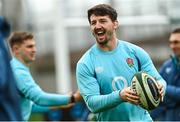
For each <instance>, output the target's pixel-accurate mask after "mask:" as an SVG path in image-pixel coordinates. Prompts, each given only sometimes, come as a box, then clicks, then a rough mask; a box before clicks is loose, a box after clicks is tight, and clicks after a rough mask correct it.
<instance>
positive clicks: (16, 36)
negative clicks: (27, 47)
mask: <svg viewBox="0 0 180 122" xmlns="http://www.w3.org/2000/svg"><path fill="white" fill-rule="evenodd" d="M33 38H34V36H33V35H32V34H31V33H28V32H13V33H12V34H11V35H10V37H9V39H8V41H9V44H10V47H11V48H12V47H13V46H14V45H15V44H22V43H23V42H24V41H25V40H28V39H33Z"/></svg>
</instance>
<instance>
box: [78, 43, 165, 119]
mask: <svg viewBox="0 0 180 122" xmlns="http://www.w3.org/2000/svg"><path fill="white" fill-rule="evenodd" d="M76 70H77V72H76V76H77V83H78V87H79V90H80V93H81V95H82V96H83V98H84V100H85V102H86V104H87V106H88V108H89V109H90V110H91V111H92V112H93V113H96V117H97V120H99V121H141V120H142V121H146V120H150V121H152V119H151V117H150V115H149V113H148V111H146V110H145V109H143V108H141V107H140V106H137V105H134V104H131V103H129V102H125V101H123V100H122V99H121V98H120V95H119V92H120V91H121V90H122V88H124V87H127V86H130V85H131V79H132V77H133V75H134V74H135V73H137V72H138V71H145V72H147V73H148V74H150V75H152V76H154V77H156V79H157V80H159V81H160V82H161V83H162V84H163V85H164V86H165V87H166V83H165V81H164V80H163V79H162V78H161V76H160V75H159V73H158V72H157V70H156V68H155V67H154V65H153V63H152V60H151V59H150V57H149V55H148V54H147V53H146V52H145V51H144V50H143V49H142V48H140V47H138V46H136V45H134V44H131V43H128V42H125V41H120V40H118V44H117V47H116V48H115V49H114V50H112V51H108V52H107V51H102V50H100V49H99V48H98V47H97V45H96V44H95V45H94V46H92V47H91V48H90V49H89V50H88V51H87V52H86V53H85V54H84V55H83V57H82V58H81V59H80V60H79V62H78V64H77V69H76Z"/></svg>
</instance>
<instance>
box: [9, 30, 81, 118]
mask: <svg viewBox="0 0 180 122" xmlns="http://www.w3.org/2000/svg"><path fill="white" fill-rule="evenodd" d="M9 44H10V47H11V50H12V54H13V59H12V60H11V67H12V69H13V73H14V75H15V78H16V83H17V87H18V90H19V94H20V96H21V108H22V117H23V120H25V121H27V120H28V119H29V116H30V113H31V110H32V107H33V106H35V108H38V109H40V111H48V110H49V109H57V108H58V107H57V106H61V105H67V106H72V105H73V104H74V102H76V101H79V100H81V96H80V94H79V93H78V92H76V93H75V94H72V95H60V94H53V93H47V92H44V91H43V90H42V89H41V88H40V87H39V86H38V85H37V84H36V82H35V80H34V79H33V77H32V75H31V73H30V65H31V63H32V62H33V61H35V59H36V58H35V57H36V42H35V40H34V37H33V35H32V34H31V33H28V32H14V33H12V34H11V35H10V37H9ZM33 108H34V107H33Z"/></svg>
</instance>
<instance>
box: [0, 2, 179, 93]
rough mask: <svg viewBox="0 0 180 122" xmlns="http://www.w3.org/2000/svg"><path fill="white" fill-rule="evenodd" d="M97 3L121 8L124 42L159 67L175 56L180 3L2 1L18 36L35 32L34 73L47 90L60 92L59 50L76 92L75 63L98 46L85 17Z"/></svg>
mask: <svg viewBox="0 0 180 122" xmlns="http://www.w3.org/2000/svg"><path fill="white" fill-rule="evenodd" d="M97 3H108V4H111V5H112V6H113V7H115V8H116V9H117V12H118V14H119V16H118V20H119V23H120V27H119V29H118V32H117V36H118V37H119V39H122V40H127V41H129V42H132V43H135V44H137V45H139V46H141V47H143V48H144V49H145V50H146V51H147V52H148V53H149V54H150V56H151V57H152V59H153V62H154V64H155V66H156V67H157V68H159V66H160V65H161V64H162V62H163V61H164V60H165V59H167V58H168V57H169V55H170V54H171V51H170V49H169V48H168V36H169V33H170V31H171V30H172V29H174V28H175V27H177V26H180V14H179V11H180V7H179V5H180V0H98V1H97V0H87V1H85V0H0V15H3V16H5V17H6V18H8V19H9V21H10V22H11V25H12V27H13V31H15V30H16V31H17V30H21V31H30V32H32V33H34V35H35V37H36V40H37V49H38V56H37V61H36V62H34V65H33V69H32V70H33V75H34V77H35V79H36V80H37V82H38V84H40V86H41V87H42V88H43V89H44V90H46V91H49V92H59V91H58V88H57V86H58V87H59V85H57V83H58V82H60V81H57V74H58V73H57V71H60V70H57V64H58V63H59V62H57V61H55V60H56V59H57V58H56V56H58V53H57V51H55V49H57V47H59V48H60V49H61V48H62V49H66V50H64V51H63V50H61V51H62V53H59V55H63V54H65V55H63V56H64V58H63V57H61V60H62V61H64V62H65V63H66V65H65V67H64V68H66V69H67V71H66V72H65V73H66V74H68V75H67V76H69V77H70V78H69V79H64V82H69V81H66V80H70V84H69V85H71V87H70V89H72V90H73V91H75V90H76V89H77V85H76V79H75V67H76V63H77V61H78V60H79V58H80V57H81V56H82V55H83V53H84V52H85V51H86V50H87V49H88V48H89V47H90V46H91V45H92V44H94V42H95V41H94V38H93V36H92V34H91V33H90V29H89V25H88V24H89V23H88V20H87V15H86V14H87V13H86V12H87V9H88V8H89V7H91V6H93V5H95V4H97ZM58 29H61V30H60V31H59V33H58ZM64 42H66V43H64ZM64 45H65V46H64ZM58 50H59V49H58ZM55 52H56V53H55ZM58 61H59V60H58ZM62 61H60V62H61V63H63V62H62ZM60 66H62V65H60ZM60 72H63V71H60ZM62 75H63V74H62ZM62 75H61V76H62ZM60 79H61V78H60ZM61 80H63V79H61ZM50 82H51V83H50ZM60 85H62V84H60ZM61 88H62V87H61ZM61 88H59V89H61Z"/></svg>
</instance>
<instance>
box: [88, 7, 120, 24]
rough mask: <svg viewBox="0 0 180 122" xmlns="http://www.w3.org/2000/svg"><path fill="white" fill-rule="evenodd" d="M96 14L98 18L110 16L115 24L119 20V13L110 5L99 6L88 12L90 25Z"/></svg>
mask: <svg viewBox="0 0 180 122" xmlns="http://www.w3.org/2000/svg"><path fill="white" fill-rule="evenodd" d="M92 14H94V15H96V16H106V15H108V16H109V17H110V19H111V20H112V21H113V22H114V21H115V20H117V12H116V10H115V9H114V8H112V7H111V6H110V5H108V4H98V5H96V6H94V7H92V8H90V9H89V10H88V21H89V23H90V17H91V15H92Z"/></svg>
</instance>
